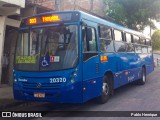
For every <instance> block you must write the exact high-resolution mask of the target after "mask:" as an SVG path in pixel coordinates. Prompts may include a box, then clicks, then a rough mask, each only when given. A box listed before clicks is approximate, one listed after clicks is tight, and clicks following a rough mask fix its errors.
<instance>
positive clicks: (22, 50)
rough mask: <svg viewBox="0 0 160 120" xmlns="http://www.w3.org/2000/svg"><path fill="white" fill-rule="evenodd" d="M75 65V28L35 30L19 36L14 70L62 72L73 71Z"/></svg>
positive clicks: (76, 33)
mask: <svg viewBox="0 0 160 120" xmlns="http://www.w3.org/2000/svg"><path fill="white" fill-rule="evenodd" d="M77 62H78V27H77V25H67V26H56V27H55V26H54V27H43V28H35V29H31V30H30V31H29V30H23V31H22V32H21V33H20V34H19V37H18V41H17V48H16V56H15V68H16V69H18V70H24V71H25V70H26V71H52V70H62V69H69V68H73V67H75V66H76V65H77Z"/></svg>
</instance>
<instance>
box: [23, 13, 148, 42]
mask: <svg viewBox="0 0 160 120" xmlns="http://www.w3.org/2000/svg"><path fill="white" fill-rule="evenodd" d="M74 12H78V13H80V20H82V19H86V20H89V21H92V22H95V23H99V24H102V25H106V26H108V27H111V28H114V29H117V30H121V31H125V32H127V33H131V34H134V35H138V36H141V37H145V38H149V39H150V37H149V36H147V35H145V34H143V33H141V32H138V31H135V30H132V29H129V28H127V27H125V26H122V25H119V24H116V23H113V22H111V21H108V20H106V19H103V18H100V17H99V16H95V15H92V14H89V13H86V12H83V11H80V10H72V11H71V10H68V11H51V12H45V13H40V14H35V15H32V16H28V17H25V18H24V19H27V18H30V17H36V16H40V15H46V14H58V13H74Z"/></svg>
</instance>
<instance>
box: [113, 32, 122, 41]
mask: <svg viewBox="0 0 160 120" xmlns="http://www.w3.org/2000/svg"><path fill="white" fill-rule="evenodd" d="M114 38H115V41H122V40H123V39H122V38H123V37H122V32H121V31H119V30H114Z"/></svg>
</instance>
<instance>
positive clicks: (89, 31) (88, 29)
mask: <svg viewBox="0 0 160 120" xmlns="http://www.w3.org/2000/svg"><path fill="white" fill-rule="evenodd" d="M87 41H92V30H91V28H87Z"/></svg>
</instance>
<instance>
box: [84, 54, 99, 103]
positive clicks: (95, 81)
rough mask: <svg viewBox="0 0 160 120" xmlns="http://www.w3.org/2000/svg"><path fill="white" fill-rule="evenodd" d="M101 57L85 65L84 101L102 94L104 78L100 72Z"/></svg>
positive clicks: (96, 57)
mask: <svg viewBox="0 0 160 120" xmlns="http://www.w3.org/2000/svg"><path fill="white" fill-rule="evenodd" d="M99 70H100V69H99V56H94V57H92V58H91V59H89V60H87V61H86V62H84V63H83V101H84V102H85V101H87V100H89V99H92V98H94V97H97V96H99V95H100V94H101V91H102V76H100V72H99Z"/></svg>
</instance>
